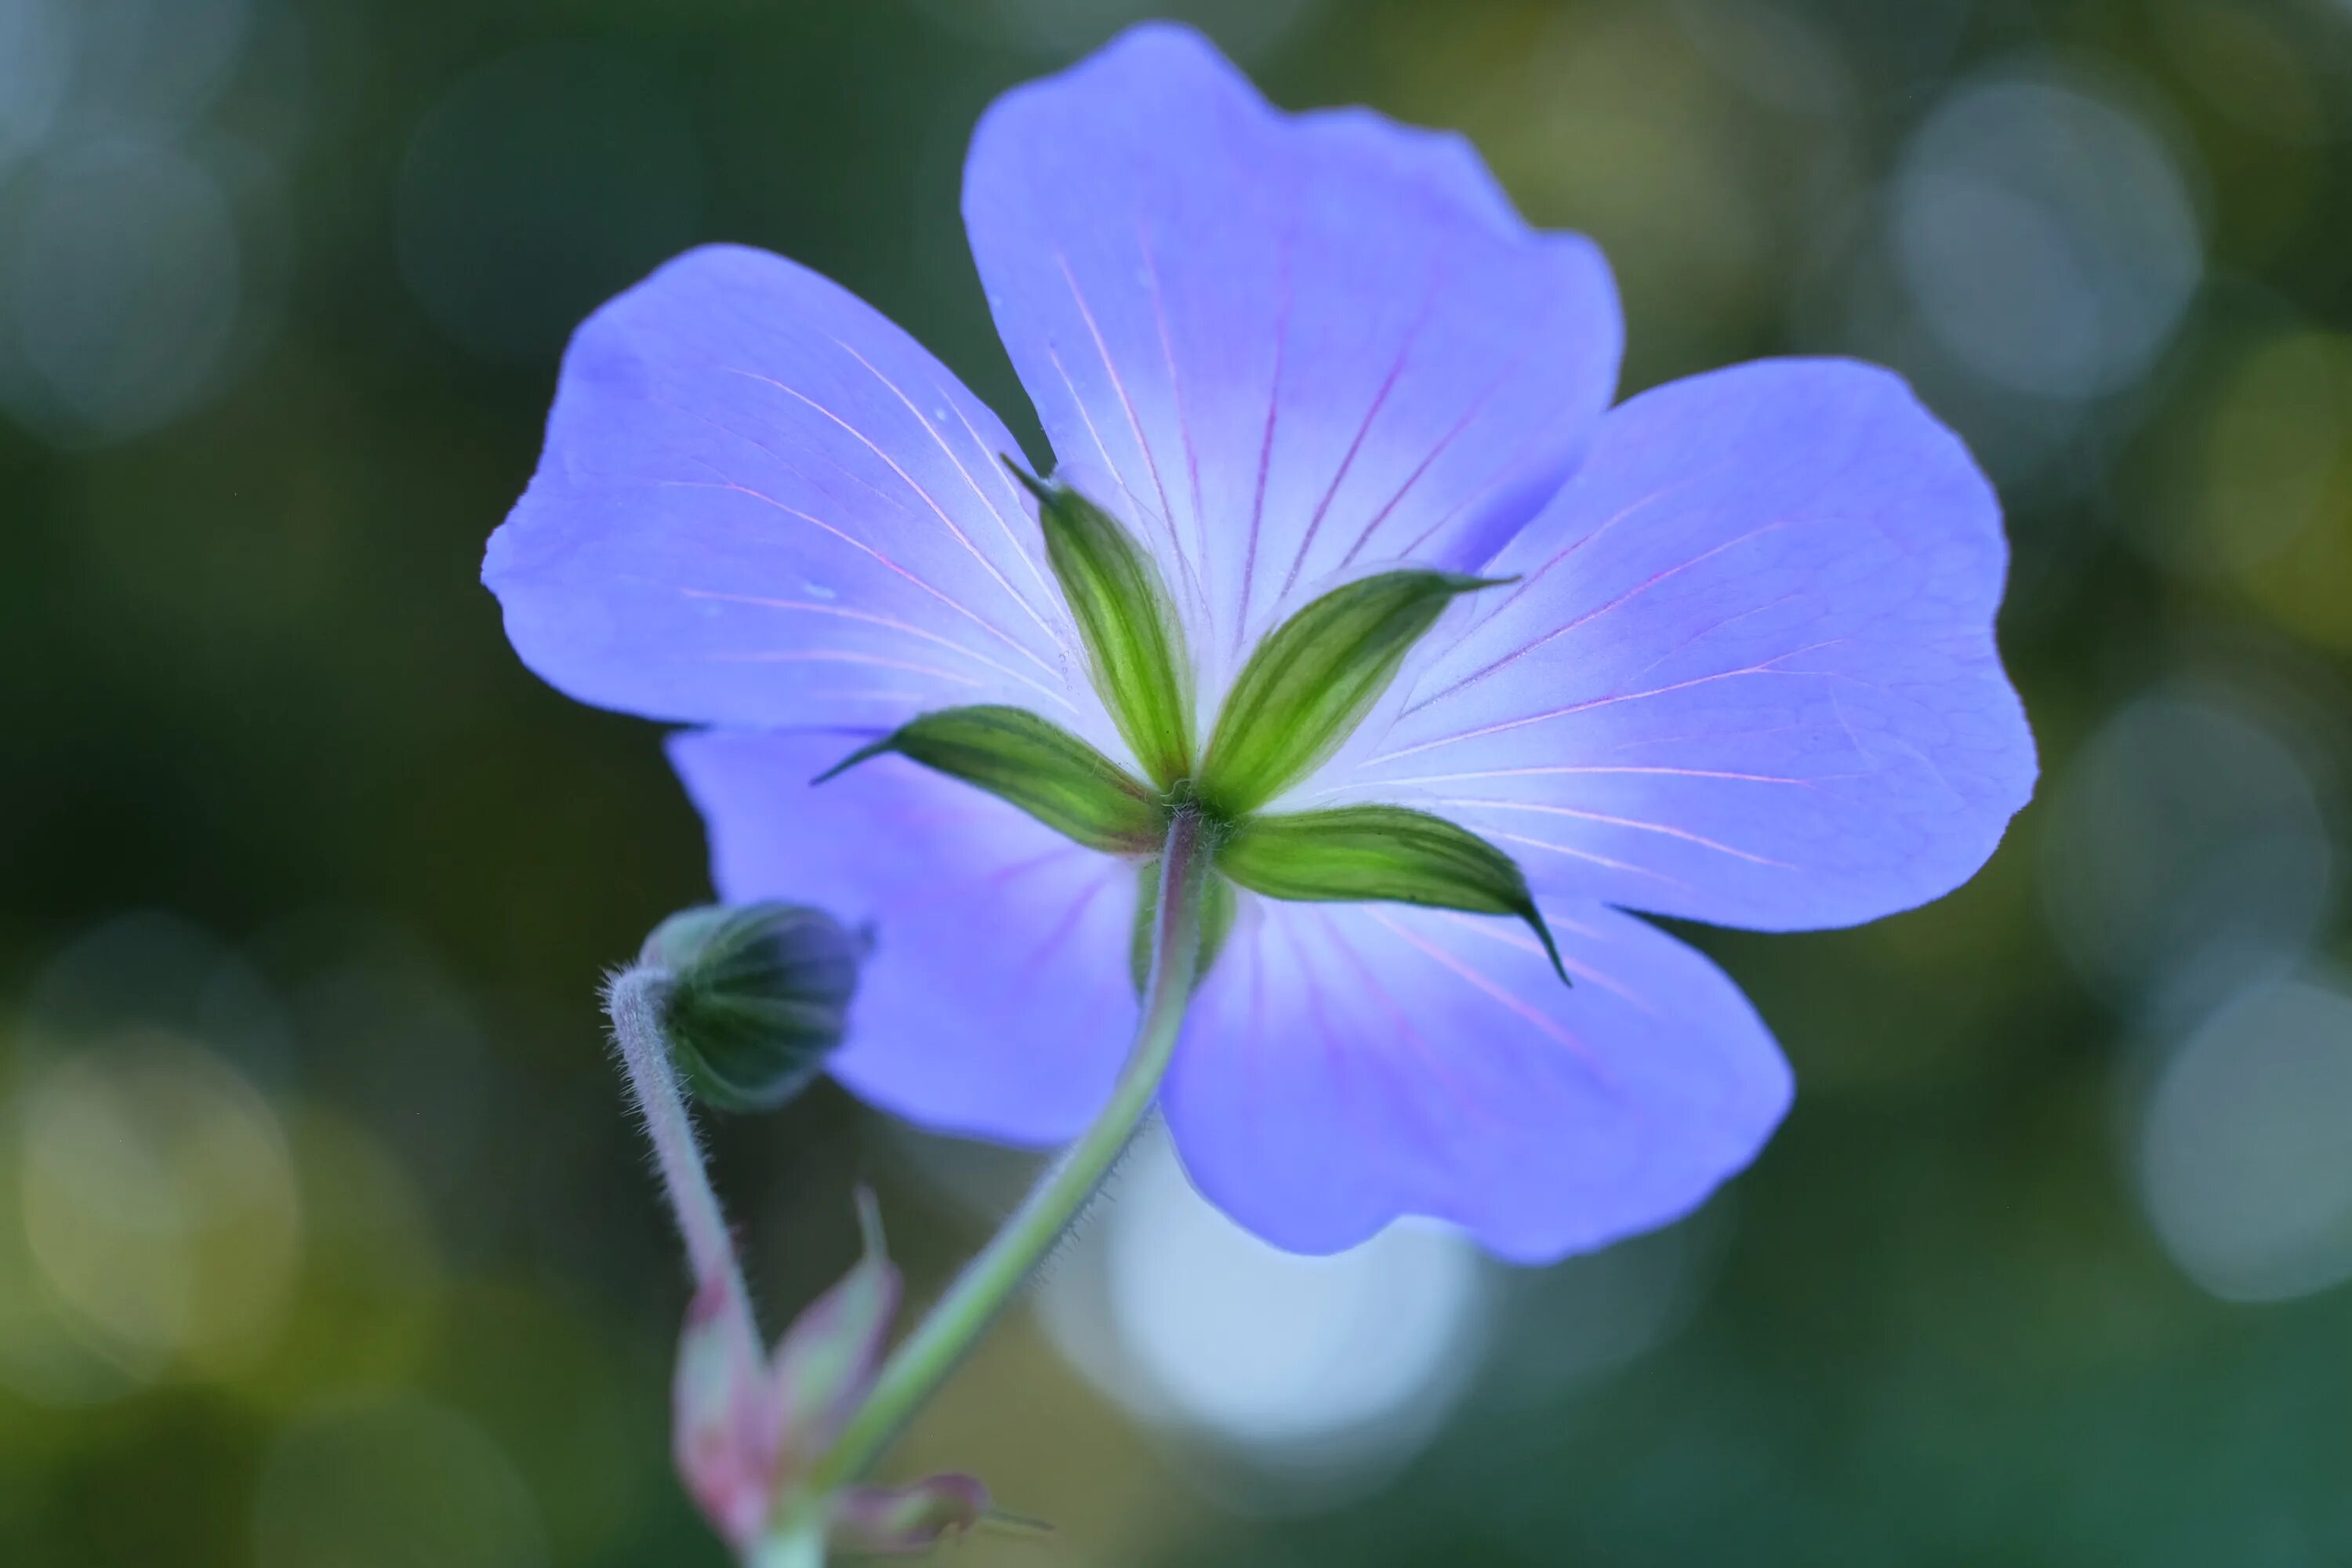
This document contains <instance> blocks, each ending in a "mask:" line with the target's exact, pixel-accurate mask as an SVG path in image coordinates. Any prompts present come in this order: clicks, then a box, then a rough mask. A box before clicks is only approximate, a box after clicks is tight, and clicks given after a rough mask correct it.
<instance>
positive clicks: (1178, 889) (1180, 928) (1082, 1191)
mask: <svg viewBox="0 0 2352 1568" xmlns="http://www.w3.org/2000/svg"><path fill="white" fill-rule="evenodd" d="M1204 833H1205V828H1204V826H1203V824H1202V820H1201V816H1200V814H1199V813H1198V812H1196V811H1193V810H1192V809H1191V808H1189V807H1188V808H1186V809H1184V810H1181V811H1179V812H1178V813H1177V814H1176V816H1175V817H1174V819H1173V820H1172V821H1171V823H1170V824H1169V827H1168V843H1167V847H1166V850H1165V852H1164V854H1163V856H1162V858H1161V860H1160V907H1159V916H1158V920H1157V922H1156V924H1155V925H1154V927H1153V944H1152V952H1151V973H1150V980H1149V982H1148V983H1147V984H1146V985H1145V986H1144V992H1143V1011H1142V1016H1141V1017H1140V1018H1139V1020H1138V1022H1137V1024H1136V1029H1135V1043H1134V1045H1133V1047H1131V1048H1130V1050H1129V1054H1128V1058H1127V1066H1126V1067H1125V1068H1124V1069H1122V1070H1121V1072H1120V1074H1119V1079H1118V1085H1117V1086H1116V1087H1115V1088H1114V1089H1112V1091H1111V1097H1110V1103H1109V1104H1108V1105H1106V1106H1105V1107H1103V1110H1102V1113H1101V1114H1100V1115H1099V1116H1097V1117H1096V1118H1095V1120H1094V1122H1093V1123H1092V1125H1090V1126H1088V1127H1087V1130H1086V1131H1085V1132H1084V1133H1082V1134H1080V1136H1079V1138H1078V1141H1077V1142H1076V1143H1073V1144H1072V1145H1070V1147H1069V1149H1068V1151H1067V1152H1066V1153H1064V1154H1063V1156H1062V1158H1061V1160H1060V1162H1059V1163H1056V1164H1055V1167H1054V1168H1053V1170H1052V1171H1051V1172H1050V1173H1047V1175H1046V1177H1045V1180H1044V1181H1042V1182H1040V1183H1039V1184H1037V1187H1036V1189H1035V1190H1034V1191H1033V1192H1032V1193H1031V1194H1029V1196H1028V1198H1027V1200H1026V1201H1025V1202H1024V1203H1023V1204H1022V1205H1021V1207H1020V1209H1019V1210H1018V1211H1017V1212H1016V1213H1015V1214H1014V1215H1013V1217H1012V1218H1011V1219H1010V1220H1007V1221H1006V1222H1005V1225H1004V1228H1003V1229H1002V1230H1000V1231H998V1232H997V1233H996V1236H995V1238H994V1239H993V1240H992V1241H990V1242H989V1244H988V1247H986V1249H985V1250H983V1251H982V1253H981V1255H980V1256H979V1257H978V1258H973V1259H972V1261H971V1264H970V1265H969V1266H968V1267H967V1268H965V1269H964V1271H963V1272H962V1273H961V1275H959V1276H958V1277H957V1278H956V1281H955V1283H954V1284H953V1285H952V1286H950V1287H949V1289H948V1293H947V1294H946V1295H945V1296H943V1297H941V1298H940V1301H939V1304H938V1305H936V1306H935V1307H933V1308H932V1309H931V1310H930V1312H929V1315H928V1316H926V1317H925V1318H924V1320H923V1321H922V1323H921V1325H920V1326H919V1327H918V1328H917V1329H916V1330H915V1331H914V1332H913V1333H912V1334H910V1335H908V1338H907V1339H906V1341H905V1342H902V1343H901V1344H900V1345H899V1346H898V1350H897V1351H896V1352H894V1353H893V1354H892V1355H891V1357H890V1359H889V1361H888V1362H887V1363H886V1364H885V1365H884V1366H883V1368H882V1374H881V1376H880V1378H879V1379H877V1382H876V1384H875V1385H874V1391H873V1393H872V1394H869V1395H868V1396H867V1398H866V1403H865V1404H864V1405H861V1406H859V1407H858V1411H857V1414H856V1415H853V1416H851V1417H850V1420H849V1424H848V1426H845V1427H844V1428H843V1429H842V1433H841V1436H840V1437H839V1439H838V1440H837V1441H836V1442H835V1444H834V1446H833V1448H832V1449H831V1451H830V1452H828V1453H827V1454H826V1455H825V1457H824V1459H823V1460H821V1461H820V1462H819V1463H818V1466H817V1469H816V1474H815V1476H814V1478H813V1485H814V1487H815V1489H818V1490H820V1491H822V1490H825V1489H831V1488H833V1487H835V1486H839V1485H841V1484H843V1483H845V1482H846V1481H849V1480H851V1479H855V1478H856V1476H857V1475H858V1474H859V1473H860V1472H862V1471H863V1470H864V1469H865V1468H866V1466H867V1465H869V1464H871V1463H873V1461H874V1459H875V1458H876V1457H877V1455H879V1454H880V1453H881V1451H882V1450H883V1448H884V1447H887V1446H888V1444H889V1442H890V1440H891V1439H892V1438H893V1437H895V1436H898V1433H899V1431H900V1430H901V1429H902V1428H903V1427H904V1426H906V1424H907V1423H908V1421H909V1420H910V1419H912V1418H913V1416H914V1414H915V1412H916V1411H917V1410H918V1409H919V1408H920V1407H921V1406H922V1404H923V1402H924V1401H925V1400H927V1399H929V1397H930V1396H931V1394H932V1393H933V1392H934V1391H935V1390H936V1389H937V1388H938V1387H939V1385H940V1382H941V1380H942V1379H944V1378H945V1377H946V1376H947V1374H948V1373H949V1372H950V1371H951V1370H953V1368H954V1366H955V1364H956V1363H957V1362H959V1361H961V1359H962V1358H963V1356H964V1353H965V1352H967V1351H969V1350H971V1346H972V1343H973V1342H974V1341H976V1340H978V1339H979V1338H980V1336H981V1334H982V1331H985V1330H986V1329H987V1327H988V1326H989V1324H991V1323H992V1322H993V1321H996V1317H997V1315H998V1314H999V1313H1000V1312H1002V1311H1003V1310H1004V1308H1005V1305H1006V1304H1007V1303H1008V1302H1010V1301H1011V1300H1012V1299H1013V1295H1014V1294H1015V1293H1016V1292H1017V1291H1018V1290H1019V1289H1020V1288H1021V1286H1022V1283H1023V1282H1024V1280H1026V1279H1028V1278H1029V1275H1030V1272H1031V1270H1033V1269H1034V1268H1036V1267H1037V1265H1038V1264H1039V1263H1040V1262H1041V1261H1043V1260H1044V1258H1045V1255H1046V1254H1047V1253H1048V1252H1050V1251H1051V1250H1053V1247H1054V1244H1055V1242H1057V1241H1059V1240H1060V1239H1061V1238H1062V1235H1063V1233H1064V1232H1066V1231H1067V1230H1068V1229H1069V1227H1070V1226H1071V1225H1072V1224H1073V1223H1074V1222H1075V1221H1076V1219H1077V1217H1078V1215H1079V1214H1080V1213H1081V1212H1082V1211H1083V1210H1084V1209H1085V1208H1086V1206H1087V1202H1088V1200H1090V1199H1091V1198H1092V1197H1093V1196H1094V1195H1095V1192H1096V1190H1097V1188H1099V1187H1100V1186H1101V1185H1102V1183H1103V1178H1104V1177H1106V1176H1108V1174H1109V1173H1110V1171H1111V1167H1112V1166H1114V1165H1116V1164H1117V1163H1118V1157H1119V1155H1121V1154H1122V1153H1124V1152H1126V1150H1127V1146H1128V1145H1129V1143H1130V1142H1133V1141H1134V1139H1135V1134H1136V1132H1137V1131H1138V1130H1139V1129H1140V1128H1141V1127H1142V1125H1143V1122H1144V1119H1145V1118H1146V1117H1147V1116H1149V1115H1150V1111H1151V1105H1152V1101H1153V1100H1155V1099H1157V1098H1158V1096H1159V1093H1160V1079H1161V1078H1163V1077H1164V1076H1166V1074H1167V1071H1168V1059H1169V1058H1170V1056H1171V1054H1172V1053H1173V1052H1174V1051H1175V1048H1176V1036H1177V1032H1178V1030H1179V1029H1180V1027H1181V1026H1182V1024H1183V1022H1184V1008H1185V1005H1186V1004H1187V1003H1188V1002H1190V1001H1191V999H1192V982H1193V977H1194V976H1195V975H1196V974H1197V973H1199V970H1200V960H1201V899H1202V887H1203V885H1204V884H1205V883H1206V881H1207V879H1208V868H1209V859H1208V855H1207V853H1206V849H1207V846H1206V845H1205V844H1204V843H1203V837H1204Z"/></svg>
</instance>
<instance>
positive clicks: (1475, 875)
mask: <svg viewBox="0 0 2352 1568" xmlns="http://www.w3.org/2000/svg"><path fill="white" fill-rule="evenodd" d="M1217 869H1219V870H1220V871H1223V873H1224V874H1225V875H1226V876H1228V877H1230V878H1232V879H1234V881H1236V882H1238V883H1240V884H1241V885H1242V886H1243V887H1244V888H1247V889H1250V890H1251V891H1253V892H1256V893H1263V894H1264V895H1265V896H1266V897H1267V898H1269V899H1286V900H1295V901H1297V902H1302V903H1364V902H1383V903H1396V904H1423V905H1426V906H1428V907H1430V908H1433V909H1440V910H1467V911H1468V912H1470V913H1472V914H1482V915H1517V917H1518V918H1519V919H1521V920H1523V921H1527V923H1528V929H1529V930H1530V931H1534V932H1535V933H1536V940H1537V941H1538V942H1542V943H1543V948H1544V952H1546V953H1547V954H1548V955H1549V957H1550V959H1551V966H1552V968H1553V969H1555V970H1557V971H1558V972H1559V977H1560V979H1561V981H1562V982H1567V981H1568V966H1567V965H1566V964H1564V963H1561V962H1560V956H1559V948H1558V947H1557V946H1555V945H1554V944H1553V942H1552V940H1551V928H1550V927H1549V926H1547V925H1546V924H1545V923H1544V918H1543V911H1542V910H1538V908H1536V900H1535V895H1534V894H1533V893H1531V892H1529V891H1528V879H1527V878H1526V877H1525V876H1524V875H1523V874H1522V873H1521V872H1520V870H1519V868H1518V863H1517V861H1515V860H1513V859H1512V858H1510V857H1509V856H1507V855H1506V854H1504V853H1503V852H1502V851H1501V850H1499V849H1497V848H1496V847H1494V846H1493V845H1491V844H1489V843H1487V842H1486V840H1485V839H1483V838H1481V837H1478V836H1477V835H1476V834H1475V833H1473V832H1471V831H1470V830H1469V829H1468V828H1466V827H1459V826H1455V825H1454V824H1453V823H1451V822H1448V821H1446V820H1445V819H1444V817H1442V816H1430V815H1429V814H1428V813H1427V812H1425V811H1407V810H1405V809H1404V808H1403V807H1402V806H1395V805H1350V806H1342V807H1339V809H1337V810H1333V811H1307V812H1299V813H1297V814H1296V815H1291V816H1253V817H1250V818H1247V819H1246V820H1244V821H1242V822H1239V823H1236V824H1234V826H1233V828H1232V829H1231V831H1230V832H1229V833H1228V834H1227V835H1226V837H1225V839H1224V841H1223V843H1222V844H1221V845H1220V846H1219V847H1218V849H1217Z"/></svg>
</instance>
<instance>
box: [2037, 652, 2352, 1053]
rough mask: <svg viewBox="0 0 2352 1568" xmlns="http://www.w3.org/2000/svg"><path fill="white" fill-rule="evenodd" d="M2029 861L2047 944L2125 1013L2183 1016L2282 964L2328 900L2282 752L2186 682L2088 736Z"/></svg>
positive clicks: (2309, 816) (2302, 774)
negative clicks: (2037, 880)
mask: <svg viewBox="0 0 2352 1568" xmlns="http://www.w3.org/2000/svg"><path fill="white" fill-rule="evenodd" d="M2332 859H2333V851H2332V847H2331V843H2330V838H2329V834H2328V827H2327V822H2326V813H2325V811H2324V810H2323V808H2322V804H2321V799H2320V796H2319V793H2318V790H2317V786H2316V785H2315V784H2314V782H2313V780H2312V778H2311V777H2310V775H2309V773H2307V771H2306V770H2305V767H2304V765H2303V764H2302V763H2301V762H2300V761H2299V759H2298V758H2297V756H2296V754H2295V752H2294V750H2293V749H2292V748H2291V747H2290V746H2289V745H2288V744H2287V743H2286V742H2284V741H2283V740H2282V739H2281V738H2280V737H2279V736H2278V735H2276V734H2274V733H2273V731H2271V730H2270V729H2269V728H2267V727H2266V726H2265V725H2264V724H2263V723H2262V722H2261V721H2258V720H2256V719H2255V718H2253V717H2252V716H2251V715H2250V714H2249V713H2248V712H2246V711H2244V710H2243V705H2242V704H2238V703H2231V702H2229V701H2228V700H2226V699H2224V698H2222V697H2221V696H2220V694H2218V693H2207V692H2203V691H2200V690H2198V689H2192V688H2186V687H2184V688H2179V689H2165V690H2161V691H2158V692H2157V693H2155V694H2152V695H2150V696H2147V697H2143V698H2141V699H2139V700H2136V701H2134V702H2132V703H2130V704H2128V705H2127V706H2126V707H2125V708H2124V709H2123V710H2121V711H2119V712H2117V713H2116V715H2115V716H2114V717H2113V718H2111V719H2109V720H2108V721H2106V723H2105V725H2103V726H2102V727H2101V728H2100V729H2099V731H2097V732H2096V733H2095V734H2094V735H2093V736H2092V738H2091V740H2090V741H2089V742H2088V743H2087V744H2085V745H2084V747H2083V749H2082V751H2081V752H2079V753H2078V754H2077V755H2076V756H2075V757H2074V760H2073V762H2072V763H2069V764H2068V765H2067V767H2066V769H2065V771H2064V773H2063V774H2062V775H2061V776H2060V777H2059V779H2058V780H2057V784H2056V787H2055V789H2054V790H2053V791H2052V795H2051V800H2050V804H2049V807H2048V815H2047V817H2046V819H2045V821H2044V823H2043V827H2042V894H2043V907H2044V909H2045V910H2047V912H2048V915H2049V919H2050V923H2051V927H2052V929H2053V932H2054V934H2055V935H2056V936H2057V938H2058V941H2059V945H2060V948H2061V949H2062V951H2063V952H2064V953H2065V954H2066V956H2067V957H2068V958H2069V959H2070V960H2072V961H2073V963H2074V966H2075V968H2076V970H2077V972H2078V973H2081V974H2082V976H2083V977H2084V979H2085V980H2086V981H2088V982H2089V983H2090V984H2092V985H2094V986H2095V988H2097V989H2098V990H2100V991H2102V992H2104V993H2105V994H2106V995H2108V996H2109V997H2110V998H2111V999H2113V1000H2114V1001H2115V1002H2116V1003H2117V1004H2118V1005H2121V1006H2122V1007H2124V1008H2125V1009H2126V1011H2152V1012H2153V1013H2154V1014H2158V1015H2163V1016H2171V1017H2176V1018H2178V1017H2185V1016H2194V1015H2195V1014H2198V1013H2200V1012H2202V1011H2204V1010H2207V1009H2209V1008H2210V1007H2211V1006H2213V1005H2215V1004H2216V1003H2218V1002H2219V1001H2220V1000H2221V999H2222V998H2223V997H2226V996H2228V995H2230V994H2231V993H2233V992H2234V991H2236V990H2237V989H2239V988H2240V987H2241V986H2242V985H2245V984H2249V983H2251V982H2252V981H2253V980H2255V979H2259V978H2261V977H2263V976H2264V975H2267V974H2273V973H2277V972H2279V971H2280V970H2282V969H2284V968H2286V967H2290V966H2292V965H2293V964H2294V963H2295V962H2296V960H2297V959H2298V958H2299V956H2300V955H2301V954H2302V953H2303V952H2304V951H2305V949H2306V948H2307V947H2308V946H2309V945H2310V942H2311V941H2312V938H2313V935H2314V933H2315V931H2317V930H2318V929H2319V926H2320V924H2321V922H2322V921H2324V920H2325V919H2326V916H2327V913H2328V910H2329V909H2330V908H2331V907H2332V903H2333V897H2332V891H2333V877H2332V870H2331V861H2332Z"/></svg>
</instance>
